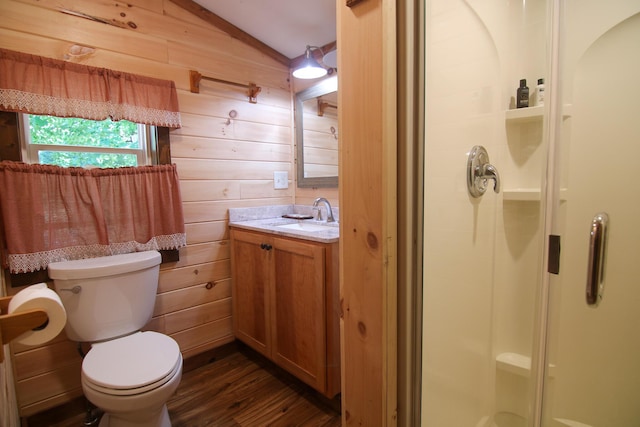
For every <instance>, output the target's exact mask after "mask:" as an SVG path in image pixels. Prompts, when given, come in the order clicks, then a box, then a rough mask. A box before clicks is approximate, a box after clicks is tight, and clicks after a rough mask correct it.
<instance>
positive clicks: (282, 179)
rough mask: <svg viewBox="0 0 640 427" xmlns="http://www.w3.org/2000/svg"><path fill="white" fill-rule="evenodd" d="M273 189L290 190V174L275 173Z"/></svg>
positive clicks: (284, 172) (285, 172)
mask: <svg viewBox="0 0 640 427" xmlns="http://www.w3.org/2000/svg"><path fill="white" fill-rule="evenodd" d="M273 188H275V189H276V190H282V189H285V188H289V172H287V171H274V172H273Z"/></svg>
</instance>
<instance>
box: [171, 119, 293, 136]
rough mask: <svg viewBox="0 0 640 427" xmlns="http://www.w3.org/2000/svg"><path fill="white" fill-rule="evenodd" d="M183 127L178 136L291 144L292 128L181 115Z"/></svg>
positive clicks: (177, 131) (178, 131) (178, 130)
mask: <svg viewBox="0 0 640 427" xmlns="http://www.w3.org/2000/svg"><path fill="white" fill-rule="evenodd" d="M181 119H182V127H181V128H180V129H177V130H175V131H174V133H175V134H178V135H190V136H200V137H208V138H221V139H235V140H241V141H261V142H271V143H274V144H291V138H292V133H291V128H290V127H286V126H273V125H269V124H264V123H256V122H244V121H231V122H229V123H227V118H226V117H224V118H221V117H211V116H204V115H195V114H188V113H187V114H181Z"/></svg>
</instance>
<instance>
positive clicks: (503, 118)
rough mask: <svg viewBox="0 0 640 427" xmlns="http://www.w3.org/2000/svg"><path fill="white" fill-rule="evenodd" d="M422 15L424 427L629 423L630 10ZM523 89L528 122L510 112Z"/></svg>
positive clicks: (624, 3)
mask: <svg viewBox="0 0 640 427" xmlns="http://www.w3.org/2000/svg"><path fill="white" fill-rule="evenodd" d="M425 12H426V13H425V19H426V22H425V38H426V40H425V61H426V64H425V65H426V66H425V70H426V80H425V105H426V108H425V146H424V152H425V158H424V160H425V177H424V189H425V192H424V197H425V202H424V252H423V253H424V260H423V265H424V271H423V277H424V283H423V296H424V298H423V324H422V331H423V342H422V356H423V359H422V402H421V403H422V406H421V407H422V410H421V417H422V425H423V426H425V427H431V426H434V427H435V426H438V427H440V426H442V427H448V426H452V427H453V426H474V427H476V426H477V427H485V426H486V427H520V426H522V427H524V426H535V427H539V426H544V427H547V426H549V427H558V426H573V427H608V426H616V427H626V426H630V427H631V426H638V425H640V405H638V399H640V283H639V279H638V277H640V256H639V255H640V227H639V226H638V221H640V188H639V187H638V184H637V183H638V182H639V180H638V179H636V177H635V175H634V173H633V172H634V171H637V170H640V168H639V167H638V166H636V164H635V163H636V162H638V161H640V108H639V107H638V105H639V104H638V101H639V100H640V77H639V76H640V50H639V49H640V48H639V46H640V3H639V2H638V1H637V0H614V1H610V2H602V1H600V0H519V1H516V2H513V1H506V0H425ZM559 12H561V13H560V19H559V20H558V21H557V22H555V21H554V17H555V16H556V14H557V13H559ZM554 34H555V37H558V39H559V44H558V45H557V47H558V49H557V50H556V49H555V48H554V46H555V45H554V39H553V37H552V36H553V35H554ZM554 56H555V57H554ZM558 72H559V74H557V73H558ZM521 79H526V80H527V85H528V87H529V90H530V99H529V101H530V106H529V107H528V108H521V109H515V108H514V107H515V97H516V89H517V87H518V85H519V82H520V80H521ZM538 79H544V81H545V83H546V89H547V91H546V97H545V102H544V105H543V106H540V105H536V102H537V100H538V98H537V93H536V91H535V89H534V88H535V86H536V84H537V81H538ZM477 145H481V146H483V147H484V148H486V150H487V152H488V155H489V157H490V161H491V164H492V165H493V166H495V169H497V171H498V172H499V177H500V186H499V188H496V189H497V190H499V192H494V191H493V182H492V181H489V183H488V184H489V185H488V189H487V191H486V193H485V194H484V195H483V196H481V197H473V196H470V195H469V193H468V191H467V185H466V166H467V156H468V154H469V152H470V150H471V149H472V148H473V147H475V146H477ZM603 213H604V214H606V216H604V215H600V218H608V222H606V227H604V225H605V224H602V223H598V221H596V226H593V225H592V221H593V220H594V218H597V215H598V214H603ZM601 222H602V221H601ZM594 227H595V228H594ZM603 229H604V230H606V237H605V238H604V240H603V241H604V244H603V245H602V246H598V245H595V243H597V242H596V241H597V240H598V238H600V235H599V233H600V231H601V230H603ZM592 232H593V233H594V238H593V243H594V247H597V248H599V249H600V248H602V249H603V253H604V256H603V257H599V256H596V257H594V258H595V259H596V261H597V260H600V261H601V262H600V264H598V263H594V265H591V264H589V262H588V260H589V256H590V244H591V243H592V238H591V235H592ZM549 235H555V236H559V243H560V244H559V252H558V253H559V257H558V256H551V257H549V254H548V249H547V244H546V242H547V241H548V240H549ZM556 241H557V240H556ZM556 255H557V254H556ZM596 255H597V254H596ZM549 260H551V262H550V263H551V264H554V265H550V266H549V265H548V264H549ZM558 260H559V262H556V261H558ZM555 264H557V265H555ZM598 265H599V266H600V267H601V270H600V273H599V272H596V273H594V272H593V269H594V268H597V267H598ZM547 270H552V271H554V273H549V272H547ZM588 275H592V276H594V277H596V280H597V279H598V278H599V277H602V278H603V281H602V284H601V286H600V288H598V287H597V286H596V291H598V290H599V291H600V293H601V297H602V298H601V300H600V301H599V304H597V305H595V304H594V305H588V304H587V302H586V298H587V297H586V294H587V277H588ZM540 337H541V338H540ZM541 355H543V356H544V357H546V360H544V359H540V356H541ZM532 360H533V363H532ZM539 360H541V362H540V363H536V362H537V361H539ZM537 366H542V367H546V369H545V370H544V372H539V370H538V369H537V368H536V367H537ZM536 403H537V404H538V405H536Z"/></svg>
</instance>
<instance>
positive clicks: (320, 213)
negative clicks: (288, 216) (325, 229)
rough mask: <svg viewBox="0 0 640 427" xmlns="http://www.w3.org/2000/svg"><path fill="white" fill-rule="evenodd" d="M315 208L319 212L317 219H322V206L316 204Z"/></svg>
mask: <svg viewBox="0 0 640 427" xmlns="http://www.w3.org/2000/svg"><path fill="white" fill-rule="evenodd" d="M313 210H314V211H317V212H318V215H316V221H322V208H321V207H320V206H316V207H315V208H313Z"/></svg>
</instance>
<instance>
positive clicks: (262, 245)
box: [260, 243, 273, 251]
mask: <svg viewBox="0 0 640 427" xmlns="http://www.w3.org/2000/svg"><path fill="white" fill-rule="evenodd" d="M272 248H273V246H271V245H268V244H266V243H260V249H264V250H267V251H270V250H271V249H272Z"/></svg>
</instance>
